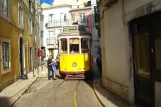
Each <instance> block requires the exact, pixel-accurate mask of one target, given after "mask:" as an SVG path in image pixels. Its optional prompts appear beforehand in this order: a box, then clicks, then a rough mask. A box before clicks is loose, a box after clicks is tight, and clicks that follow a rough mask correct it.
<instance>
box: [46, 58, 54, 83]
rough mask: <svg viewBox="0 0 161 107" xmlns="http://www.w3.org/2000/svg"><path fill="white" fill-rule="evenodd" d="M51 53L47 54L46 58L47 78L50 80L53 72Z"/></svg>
mask: <svg viewBox="0 0 161 107" xmlns="http://www.w3.org/2000/svg"><path fill="white" fill-rule="evenodd" d="M52 65H53V64H52V55H49V58H48V60H47V66H48V80H50V77H51V78H52V79H54V72H53V68H52ZM50 74H52V75H51V76H50Z"/></svg>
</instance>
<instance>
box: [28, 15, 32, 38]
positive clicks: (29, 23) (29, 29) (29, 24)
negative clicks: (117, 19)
mask: <svg viewBox="0 0 161 107" xmlns="http://www.w3.org/2000/svg"><path fill="white" fill-rule="evenodd" d="M28 33H29V35H32V33H33V25H32V18H31V17H29V18H28Z"/></svg>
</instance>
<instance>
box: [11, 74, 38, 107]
mask: <svg viewBox="0 0 161 107" xmlns="http://www.w3.org/2000/svg"><path fill="white" fill-rule="evenodd" d="M37 79H38V76H37V77H36V79H35V80H34V81H33V82H32V83H31V84H30V85H28V86H27V87H26V88H24V89H22V90H21V91H19V92H18V93H17V94H16V95H14V96H13V97H11V98H10V99H9V100H10V106H11V107H12V106H13V105H14V104H15V103H16V101H18V100H19V99H20V98H21V96H22V95H23V94H24V93H25V92H26V91H27V90H28V89H29V88H30V87H31V86H32V85H33V84H34V82H35V81H36V80H37Z"/></svg>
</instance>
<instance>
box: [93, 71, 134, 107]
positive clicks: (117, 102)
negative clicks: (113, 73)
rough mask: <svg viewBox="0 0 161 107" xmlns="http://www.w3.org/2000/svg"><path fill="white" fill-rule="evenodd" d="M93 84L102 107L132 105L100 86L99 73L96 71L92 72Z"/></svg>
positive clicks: (125, 106) (127, 106)
mask: <svg viewBox="0 0 161 107" xmlns="http://www.w3.org/2000/svg"><path fill="white" fill-rule="evenodd" d="M93 86H94V91H95V94H96V96H97V98H98V99H99V101H100V103H101V104H102V105H103V106H104V107H133V106H130V105H129V104H127V103H126V102H124V101H122V100H121V99H119V98H118V97H117V96H115V95H114V94H112V93H111V92H109V91H107V90H105V89H104V88H103V87H102V86H101V74H100V73H99V72H97V71H95V72H94V82H93Z"/></svg>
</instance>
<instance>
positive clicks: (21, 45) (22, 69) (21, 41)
mask: <svg viewBox="0 0 161 107" xmlns="http://www.w3.org/2000/svg"><path fill="white" fill-rule="evenodd" d="M19 58H20V59H19V60H20V78H21V79H23V78H26V77H25V76H26V75H25V74H26V73H25V70H26V69H25V45H24V39H23V36H20V39H19Z"/></svg>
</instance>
